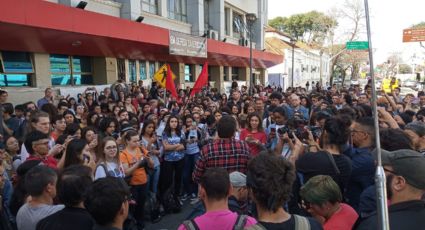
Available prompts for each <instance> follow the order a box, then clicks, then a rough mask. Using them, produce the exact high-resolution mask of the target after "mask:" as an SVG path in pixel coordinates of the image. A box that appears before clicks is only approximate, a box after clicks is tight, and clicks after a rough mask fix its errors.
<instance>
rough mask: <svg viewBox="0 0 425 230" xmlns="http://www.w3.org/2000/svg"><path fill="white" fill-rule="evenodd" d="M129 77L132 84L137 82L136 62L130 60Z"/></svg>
mask: <svg viewBox="0 0 425 230" xmlns="http://www.w3.org/2000/svg"><path fill="white" fill-rule="evenodd" d="M128 77H129V79H128V80H130V82H136V81H137V72H136V61H135V60H128Z"/></svg>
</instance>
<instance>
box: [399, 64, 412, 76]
mask: <svg viewBox="0 0 425 230" xmlns="http://www.w3.org/2000/svg"><path fill="white" fill-rule="evenodd" d="M398 72H399V73H401V74H406V73H412V67H411V66H410V65H407V64H400V65H399V69H398Z"/></svg>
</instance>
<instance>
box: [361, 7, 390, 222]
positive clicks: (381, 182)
mask: <svg viewBox="0 0 425 230" xmlns="http://www.w3.org/2000/svg"><path fill="white" fill-rule="evenodd" d="M364 5H365V14H366V26H367V38H368V41H369V64H370V75H371V78H372V110H373V116H374V122H375V127H376V128H375V140H376V151H377V160H378V166H377V168H376V174H375V185H376V194H377V208H378V223H379V224H378V229H382V230H389V229H390V226H389V218H388V206H387V187H386V181H385V172H384V168H383V167H382V159H381V154H382V153H381V140H380V138H379V120H378V111H377V108H376V106H377V105H376V96H377V95H376V88H375V74H374V71H373V52H372V51H373V50H372V39H371V32H370V18H369V4H368V0H364Z"/></svg>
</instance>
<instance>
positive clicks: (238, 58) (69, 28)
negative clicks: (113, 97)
mask: <svg viewBox="0 0 425 230" xmlns="http://www.w3.org/2000/svg"><path fill="white" fill-rule="evenodd" d="M168 33H169V30H167V29H164V28H161V27H157V26H152V25H147V24H143V23H138V22H133V21H130V20H126V19H121V18H116V17H112V16H108V15H104V14H99V13H94V12H90V11H85V10H81V9H77V8H72V7H68V6H65V5H61V4H55V3H50V2H47V1H41V0H30V1H28V0H0V50H10V51H26V52H40V53H55V54H67V55H83V56H100V57H102V56H105V57H117V58H127V59H141V60H155V61H164V62H180V63H188V64H202V63H204V61H205V59H204V58H194V57H187V56H175V55H170V54H169V53H168V44H169V37H168V36H169V34H168ZM207 47H208V62H209V63H210V65H222V66H237V67H248V66H249V48H246V47H242V46H237V45H232V44H228V43H225V42H221V41H216V40H212V39H208V44H207ZM253 60H254V62H253V63H254V67H256V68H267V67H271V66H273V65H276V64H279V63H281V62H282V61H283V56H280V55H275V54H272V53H268V52H262V51H258V50H254V51H253Z"/></svg>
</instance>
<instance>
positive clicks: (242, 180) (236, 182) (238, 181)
mask: <svg viewBox="0 0 425 230" xmlns="http://www.w3.org/2000/svg"><path fill="white" fill-rule="evenodd" d="M229 178H230V183H231V184H232V186H233V187H245V186H246V175H245V174H243V173H241V172H237V171H235V172H232V173H230V174H229Z"/></svg>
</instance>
